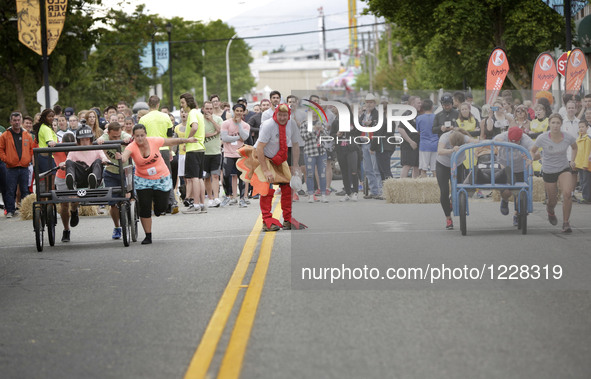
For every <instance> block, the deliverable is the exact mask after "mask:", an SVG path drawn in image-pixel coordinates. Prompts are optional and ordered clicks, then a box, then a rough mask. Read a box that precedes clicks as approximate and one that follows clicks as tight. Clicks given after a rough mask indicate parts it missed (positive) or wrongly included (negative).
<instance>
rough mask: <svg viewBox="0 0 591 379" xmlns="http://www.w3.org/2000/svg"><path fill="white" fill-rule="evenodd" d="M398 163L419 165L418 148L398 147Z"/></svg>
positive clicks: (411, 165) (412, 165)
mask: <svg viewBox="0 0 591 379" xmlns="http://www.w3.org/2000/svg"><path fill="white" fill-rule="evenodd" d="M400 164H401V165H403V166H410V167H418V166H419V150H418V149H416V150H413V149H412V148H409V149H403V148H400Z"/></svg>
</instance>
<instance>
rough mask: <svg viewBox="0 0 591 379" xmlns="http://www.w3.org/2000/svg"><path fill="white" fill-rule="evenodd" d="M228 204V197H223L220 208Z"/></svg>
mask: <svg viewBox="0 0 591 379" xmlns="http://www.w3.org/2000/svg"><path fill="white" fill-rule="evenodd" d="M228 204H230V198H229V197H224V200H222V202H221V204H220V206H221V207H222V208H223V207H226V206H228Z"/></svg>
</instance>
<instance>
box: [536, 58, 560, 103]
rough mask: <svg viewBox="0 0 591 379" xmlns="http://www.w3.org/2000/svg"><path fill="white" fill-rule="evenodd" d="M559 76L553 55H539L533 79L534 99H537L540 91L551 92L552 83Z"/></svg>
mask: <svg viewBox="0 0 591 379" xmlns="http://www.w3.org/2000/svg"><path fill="white" fill-rule="evenodd" d="M557 76H558V72H557V70H556V63H555V62H554V58H552V55H550V54H549V53H548V52H544V53H542V54H540V55H538V59H536V63H535V64H534V71H533V74H532V79H531V89H532V99H535V98H536V93H538V92H539V91H551V87H552V82H554V79H556V77H557Z"/></svg>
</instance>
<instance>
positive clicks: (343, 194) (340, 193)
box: [336, 190, 347, 196]
mask: <svg viewBox="0 0 591 379" xmlns="http://www.w3.org/2000/svg"><path fill="white" fill-rule="evenodd" d="M346 194H347V192H345V190H342V191H339V192H337V193H336V195H337V196H345V195H346Z"/></svg>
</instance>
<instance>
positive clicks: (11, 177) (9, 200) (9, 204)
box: [4, 167, 29, 213]
mask: <svg viewBox="0 0 591 379" xmlns="http://www.w3.org/2000/svg"><path fill="white" fill-rule="evenodd" d="M28 184H29V169H28V168H27V167H15V168H9V169H6V187H7V188H6V198H5V199H4V205H5V208H6V211H7V212H10V213H14V211H15V210H16V204H15V198H16V188H17V186H19V187H20V189H21V199H24V198H25V196H27V195H28V194H29V185H28Z"/></svg>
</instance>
